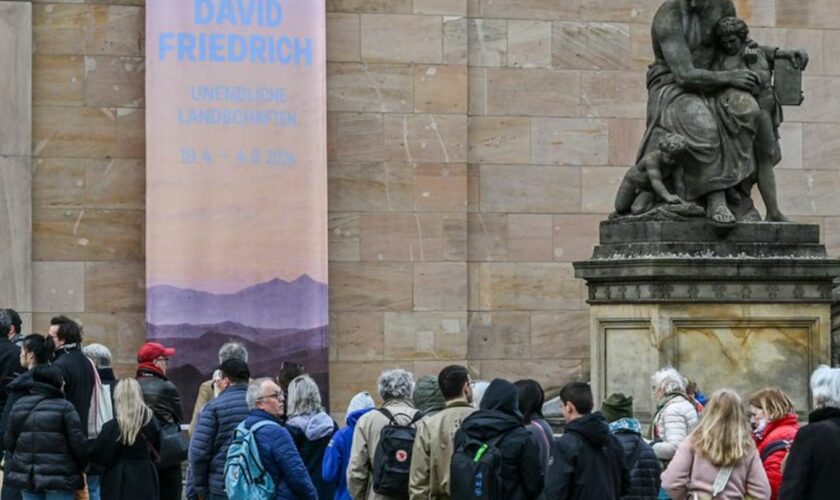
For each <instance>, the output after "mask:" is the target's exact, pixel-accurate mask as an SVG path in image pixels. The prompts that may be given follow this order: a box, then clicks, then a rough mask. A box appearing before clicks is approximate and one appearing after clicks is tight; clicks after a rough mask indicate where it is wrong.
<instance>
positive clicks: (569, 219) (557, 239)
mask: <svg viewBox="0 0 840 500" xmlns="http://www.w3.org/2000/svg"><path fill="white" fill-rule="evenodd" d="M602 220H604V216H603V215H599V214H554V218H553V222H554V250H553V255H554V260H555V261H562V262H575V261H578V260H586V259H588V258H590V257H592V250H593V249H594V248H595V245H597V244H598V232H599V228H600V222H601V221H602Z"/></svg>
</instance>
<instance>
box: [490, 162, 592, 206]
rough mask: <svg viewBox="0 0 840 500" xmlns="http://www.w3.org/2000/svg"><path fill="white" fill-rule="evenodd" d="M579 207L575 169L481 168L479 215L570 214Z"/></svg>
mask: <svg viewBox="0 0 840 500" xmlns="http://www.w3.org/2000/svg"><path fill="white" fill-rule="evenodd" d="M579 203H580V172H579V169H578V168H576V167H541V166H515V165H482V166H481V210H482V211H483V212H537V213H546V212H548V213H551V212H574V211H577V209H578V206H579Z"/></svg>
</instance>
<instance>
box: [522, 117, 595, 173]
mask: <svg viewBox="0 0 840 500" xmlns="http://www.w3.org/2000/svg"><path fill="white" fill-rule="evenodd" d="M531 155H532V163H536V164H541V165H605V164H606V163H607V161H608V158H609V131H608V127H607V122H606V121H604V120H593V119H576V118H533V119H532V120H531Z"/></svg>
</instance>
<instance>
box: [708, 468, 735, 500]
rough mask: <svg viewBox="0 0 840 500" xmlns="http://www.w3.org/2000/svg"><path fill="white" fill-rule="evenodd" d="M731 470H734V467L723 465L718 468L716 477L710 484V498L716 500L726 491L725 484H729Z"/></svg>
mask: <svg viewBox="0 0 840 500" xmlns="http://www.w3.org/2000/svg"><path fill="white" fill-rule="evenodd" d="M733 469H735V465H725V466H723V467H721V468H720V470H719V471H718V473H717V477H715V482H714V484H712V498H716V497H717V496H718V495H720V494H721V493H723V490H724V489H726V483H728V482H729V478H730V477H731V476H732V470H733Z"/></svg>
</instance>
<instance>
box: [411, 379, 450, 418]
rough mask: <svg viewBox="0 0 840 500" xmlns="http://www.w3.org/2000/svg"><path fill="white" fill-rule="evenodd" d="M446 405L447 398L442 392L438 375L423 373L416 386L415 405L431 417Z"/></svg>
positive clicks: (424, 414) (426, 415)
mask: <svg viewBox="0 0 840 500" xmlns="http://www.w3.org/2000/svg"><path fill="white" fill-rule="evenodd" d="M445 406H446V399H444V397H443V393H442V392H440V386H439V385H438V381H437V377H435V376H432V375H423V376H422V377H420V378H418V379H417V385H416V387H415V388H414V407H415V408H417V409H418V410H420V411H422V412H423V416H424V417H431V416H432V415H434V414H436V413H437V412H439V411H440V410H442V409H443V408H444V407H445Z"/></svg>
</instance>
